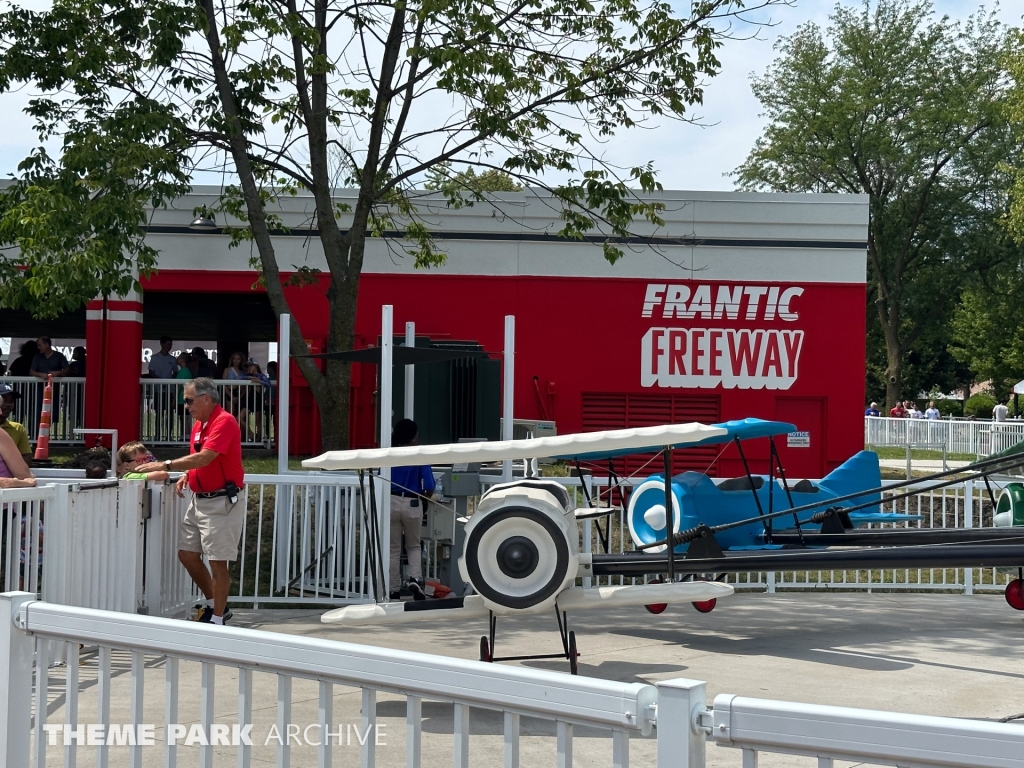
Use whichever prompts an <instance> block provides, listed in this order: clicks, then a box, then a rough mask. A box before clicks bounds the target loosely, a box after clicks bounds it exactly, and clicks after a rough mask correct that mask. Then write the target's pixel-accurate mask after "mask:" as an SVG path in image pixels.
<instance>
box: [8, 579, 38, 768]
mask: <svg viewBox="0 0 1024 768" xmlns="http://www.w3.org/2000/svg"><path fill="white" fill-rule="evenodd" d="M35 599H36V596H35V595H34V594H32V593H31V592H5V593H3V594H0V626H2V627H3V629H0V690H2V691H4V694H3V695H0V762H2V763H3V764H4V765H9V766H15V765H25V766H27V765H29V764H30V757H29V755H30V753H31V744H32V655H33V650H34V646H35V639H34V638H33V637H31V636H30V635H28V634H26V633H25V632H24V631H22V630H21V629H20V628H19V627H18V624H17V617H18V611H19V609H20V608H21V606H22V604H24V603H27V602H29V601H31V600H35Z"/></svg>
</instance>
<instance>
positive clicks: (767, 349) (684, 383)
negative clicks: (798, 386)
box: [640, 328, 804, 389]
mask: <svg viewBox="0 0 1024 768" xmlns="http://www.w3.org/2000/svg"><path fill="white" fill-rule="evenodd" d="M803 340H804V332H803V331H796V330H793V331H790V330H776V329H764V330H762V329H753V330H752V329H749V328H741V329H733V328H651V329H649V330H648V331H647V333H646V334H644V337H643V342H642V344H641V363H640V364H641V374H640V383H641V384H642V385H643V386H645V387H653V386H655V385H657V386H659V387H681V388H687V389H711V388H713V387H717V386H722V387H725V388H726V389H789V388H790V387H791V386H793V382H795V381H796V378H797V375H798V374H799V363H800V348H801V346H802V345H803Z"/></svg>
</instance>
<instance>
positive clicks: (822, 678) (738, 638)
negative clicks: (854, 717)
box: [47, 592, 1024, 768]
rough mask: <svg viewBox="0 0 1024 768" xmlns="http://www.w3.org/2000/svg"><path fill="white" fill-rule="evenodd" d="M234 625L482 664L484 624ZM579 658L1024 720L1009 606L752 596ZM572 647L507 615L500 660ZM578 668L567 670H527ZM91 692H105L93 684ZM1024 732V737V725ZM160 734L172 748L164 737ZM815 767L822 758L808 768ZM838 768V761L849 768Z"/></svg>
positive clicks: (442, 734)
mask: <svg viewBox="0 0 1024 768" xmlns="http://www.w3.org/2000/svg"><path fill="white" fill-rule="evenodd" d="M235 614H236V617H235V620H234V622H233V623H234V624H235V625H236V626H242V627H250V628H255V629H262V630H266V631H270V632H283V633H289V634H296V635H304V636H310V637H320V638H329V639H334V640H343V641H347V642H356V643H367V644H372V645H376V646H381V647H388V648H405V649H408V650H415V651H422V652H426V653H435V654H441V655H447V656H455V657H460V658H467V659H475V658H476V657H477V653H478V644H479V637H480V635H481V634H482V633H483V632H484V630H485V624H486V623H485V622H472V623H469V624H467V625H455V626H449V625H447V624H444V623H442V622H441V621H437V622H429V623H425V624H419V625H404V626H395V627H388V628H381V627H367V628H360V629H344V628H341V627H337V626H330V625H323V624H321V623H320V622H319V614H320V612H319V611H309V610H301V611H269V610H261V611H251V610H236V611H235ZM570 622H571V628H572V629H574V630H575V631H576V634H577V638H578V642H579V647H580V651H581V653H582V656H581V658H580V674H582V675H591V676H595V677H600V678H605V679H613V680H621V681H644V682H657V681H659V680H666V679H671V678H674V677H688V678H695V679H699V680H705V681H707V683H708V701H709V702H710V701H711V700H712V698H713V697H714V696H715V695H716V694H718V693H726V692H727V693H735V694H741V695H747V696H758V697H763V698H775V699H783V700H789V701H802V702H815V703H821V704H833V705H842V706H852V707H864V708H874V709H886V710H894V711H899V712H912V713H921V714H932V715H945V716H958V717H971V718H984V719H998V718H1002V717H1007V716H1010V715H1015V714H1018V713H1024V646H1022V643H1021V640H1022V637H1024V613H1018V612H1016V611H1013V610H1012V609H1011V608H1009V606H1007V605H1006V603H1005V602H1004V601H1003V599H1002V597H1001V596H972V597H967V596H962V595H913V594H884V593H883V594H872V595H865V594H856V593H842V594H837V593H824V592H818V593H784V594H776V595H764V594H741V595H736V596H734V597H733V598H730V599H728V600H722V601H720V602H719V605H718V608H717V609H716V610H715V611H714V612H712V613H710V614H707V615H703V614H700V613H698V612H697V611H695V610H693V609H692V608H691V607H690V606H683V607H676V606H673V607H670V608H669V610H668V611H667V612H666V613H664V614H662V615H660V616H652V615H650V614H648V613H646V612H645V611H644V610H643V609H640V608H637V609H620V610H614V611H595V612H592V613H589V614H582V613H581V614H579V615H578V616H570ZM558 647H559V640H558V633H557V628H556V626H555V621H554V616H551V617H547V616H543V617H539V616H533V617H526V618H521V619H501V620H499V622H498V649H497V650H498V653H499V655H504V654H509V655H515V654H522V653H529V652H537V653H545V652H552V651H556V650H557V649H558ZM114 662H115V668H116V669H117V670H118V671H119V674H118V676H117V677H116V678H115V680H114V682H113V684H112V706H111V710H112V712H111V714H112V719H113V721H114V722H125V720H124V719H120V720H119V718H127V714H128V706H129V701H130V695H129V681H130V674H128V673H127V672H128V667H129V665H130V659H129V657H128V654H120V653H119V654H115V659H114ZM519 663H522V664H524V665H527V666H531V667H535V668H540V669H551V670H556V671H567V666H568V665H567V663H565V662H558V661H535V662H519ZM163 664H164V663H163V660H161V659H157V658H149V659H147V667H149V669H148V671H147V674H146V682H145V713H146V721H147V722H151V723H157V724H162V723H163V722H164V719H163V711H164V709H163V708H164V683H163V680H164V669H163ZM53 673H54V678H55V679H53V680H52V681H51V689H50V700H51V705H50V715H49V720H50V722H62V721H63V681H62V679H60V678H61V675H62V674H63V673H62V671H61V668H55V669H54V670H53ZM82 680H83V693H82V698H81V703H80V707H79V711H80V718H79V719H80V720H81V721H82V722H95V716H94V714H95V712H96V700H95V682H94V681H95V660H94V659H93V660H88V659H87V660H86V661H85V662H84V663H83V668H82ZM90 681H92V682H90ZM216 690H217V695H216V702H217V705H216V716H217V720H218V721H219V722H224V723H232V722H235V721H236V720H237V716H236V712H237V677H236V674H235V672H234V671H233V670H231V669H227V668H220V669H218V672H217V681H216ZM254 690H255V691H256V695H255V697H254V699H255V701H254V706H253V712H254V718H253V719H254V722H255V724H256V725H255V728H254V734H256V735H258V737H259V738H258V739H257V746H254V747H253V758H254V759H253V765H273V764H274V763H275V760H276V755H275V749H274V747H275V744H274V743H273V742H272V743H271V744H270V745H269V746H264V745H263V741H264V736H265V735H266V733H267V732H268V730H269V727H270V725H271V724H272V723H273V722H274V721H275V719H276V702H277V680H276V678H275V677H273V676H270V675H265V674H259V673H256V674H254ZM180 697H181V704H180V710H179V718H178V720H179V722H183V723H187V722H193V721H195V720H197V719H198V713H199V709H198V706H199V665H198V664H195V663H189V662H182V663H181V693H180ZM292 701H293V704H292V721H293V722H295V723H299V724H303V723H315V722H316V716H317V715H316V712H317V686H316V683H315V682H312V681H310V682H307V681H298V680H297V681H295V682H294V688H293V699H292ZM378 701H379V702H380V703H379V704H378V717H379V722H380V723H381V724H383V725H384V726H385V741H386V745H385V746H381V747H378V749H377V762H378V765H381V766H386V767H387V768H392V766H394V767H395V768H397V766H401V765H404V761H405V731H404V717H405V702H404V700H403V699H400V698H399V697H395V696H388V695H383V694H381V695H379V697H378ZM359 706H360V694H359V691H358V690H355V689H340V688H336V689H335V700H334V707H335V718H334V719H335V721H336V722H341V723H353V724H356V723H358V722H359ZM423 713H424V717H425V721H424V724H423V732H424V735H423V755H424V761H423V765H424V766H443V765H450V764H451V759H452V758H451V754H452V736H451V733H452V707H451V705H448V704H440V703H432V702H426V703H424V706H423ZM471 731H472V733H473V737H472V739H471V746H470V756H471V757H470V759H471V764H472V765H474V766H493V765H497V764H499V763H500V761H501V743H502V742H501V717H500V715H499V714H497V713H489V712H484V711H477V710H473V712H472V717H471ZM522 731H523V734H524V736H523V739H522V747H521V749H522V765H524V766H529V765H553V764H554V757H555V754H554V750H555V745H554V739H553V738H552V737H553V734H554V728H553V725H552V724H549V723H545V722H539V721H530V720H527V719H524V721H523V726H522ZM1022 731H1024V725H1022ZM157 735H158V737H159V738H162V729H158V731H157ZM575 735H576V742H575V758H576V760H575V764H576V765H591V764H594V765H610V763H611V742H610V739H608V738H606V737H605V735H604V734H602V733H599V732H596V731H595V732H592V733H588V732H586V731H584V730H582V729H577V731H576V734H575ZM62 751H63V750H62V749H60V748H51V749H50V750H49V751H48V758H49V759H48V761H47V764H48V765H59V764H61V761H62V758H63V755H62V754H61V753H62ZM95 751H96V748H95V747H88V748H83V750H82V752H81V755H80V759H79V765H80V766H84V765H92V764H93V763H92V760H93V753H94V752H95ZM194 752H195V748H194V747H182V748H180V749H179V764H180V765H194V764H196V763H195V761H196V758H197V756H196V755H194V754H192V753H194ZM336 754H337V757H336V758H335V760H336V762H335V765H342V766H349V765H356V764H358V747H357V746H343V747H339V748H338V749H337V750H336ZM234 755H235V750H234V749H228V748H223V747H221V748H218V749H217V759H216V762H215V765H221V764H224V765H234V764H235V762H234V760H235V757H234ZM631 757H632V764H633V765H634V766H653V764H654V762H653V760H654V742H653V741H651V740H640V739H635V740H633V743H632V745H631ZM291 760H292V763H291V764H292V765H293V766H313V765H316V751H315V749H313V748H312V747H305V746H302V747H299V746H293V747H292V750H291ZM126 761H127V750H126V748H124V747H111V762H110V764H111V765H112V766H117V765H126V764H127V762H126ZM143 764H144V765H151V764H152V765H162V764H163V750H162V747H160V746H156V747H145V748H144V762H143ZM708 764H709V765H710V766H723V767H724V766H738V765H739V764H740V755H739V753H738V752H737V751H736V750H728V749H720V748H717V747H714V746H709V748H708ZM803 764H804V763H802V762H800V761H799V759H793V758H784V757H771V756H767V755H766V756H763V757H762V760H761V762H760V765H762V766H769V767H771V766H776V765H778V766H782V765H803ZM806 764H807V765H813V764H814V763H813V761H811V762H807V763H806ZM837 765H838V763H837Z"/></svg>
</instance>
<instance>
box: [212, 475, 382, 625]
mask: <svg viewBox="0 0 1024 768" xmlns="http://www.w3.org/2000/svg"><path fill="white" fill-rule="evenodd" d="M371 483H372V484H374V494H375V498H376V499H378V500H379V499H380V495H381V483H380V481H379V480H376V481H373V480H366V481H364V482H363V484H362V487H363V489H364V492H365V495H366V497H367V498H366V499H363V497H362V495H361V493H360V480H359V478H358V477H356V476H354V475H346V474H340V473H332V474H315V473H294V474H287V475H258V474H250V475H246V476H245V494H246V502H247V505H248V510H247V517H246V523H245V527H244V528H243V531H242V541H241V547H240V549H241V552H240V555H239V567H238V578H237V581H236V583H235V585H234V586H233V588H232V592H231V600H232V601H237V602H246V603H248V602H251V603H253V604H254V605H255V606H256V607H259V606H260V605H261V604H270V603H315V604H326V605H344V604H349V603H359V602H367V601H372V600H373V595H374V589H373V587H374V579H375V578H379V576H380V574H379V569H378V572H377V573H374V571H373V569H372V568H371V567H370V565H371V561H372V557H371V548H373V547H375V546H377V545H378V540H379V536H380V531H379V529H378V531H377V536H376V537H372V536H369V535H365V536H364V535H363V532H364V531H369V532H372V531H373V528H372V527H371V526H370V525H368V522H369V521H370V520H371V519H372V515H373V509H372V504H371V499H370V498H369V496H370V484H371ZM378 506H379V501H378ZM387 524H388V518H387V517H385V518H384V519H383V520H379V519H378V521H377V525H378V526H380V525H387ZM385 557H387V555H386V554H385Z"/></svg>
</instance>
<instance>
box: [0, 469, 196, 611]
mask: <svg viewBox="0 0 1024 768" xmlns="http://www.w3.org/2000/svg"><path fill="white" fill-rule="evenodd" d="M182 504H183V500H180V499H176V498H175V496H174V494H173V491H172V488H171V486H169V485H168V486H156V487H148V486H147V484H146V483H144V482H142V481H124V480H122V481H120V482H119V481H117V480H101V481H83V482H80V483H79V482H76V483H51V484H48V485H43V486H39V487H36V488H15V489H3V490H0V510H2V515H3V537H4V538H3V541H4V546H3V547H2V551H0V557H2V558H3V562H2V563H0V566H2V567H0V575H2V577H3V581H2V584H0V586H2V588H3V589H4V590H8V591H9V590H25V591H29V592H34V593H36V594H39V595H40V596H41V597H42V599H44V600H48V601H52V602H55V603H59V604H62V605H75V606H82V607H87V608H98V609H105V610H112V611H123V612H126V613H135V612H136V611H142V612H146V613H152V614H154V615H160V616H179V615H183V614H184V612H185V611H186V610H187V608H188V606H189V605H191V603H192V585H191V581H190V580H189V579H188V575H187V574H186V573H185V571H184V569H183V568H182V567H181V566H180V565H179V563H178V559H177V536H178V521H179V520H180V519H181V514H182Z"/></svg>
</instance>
